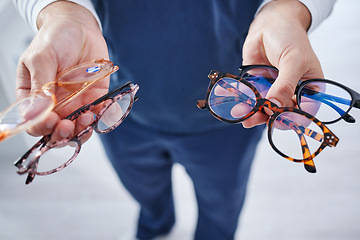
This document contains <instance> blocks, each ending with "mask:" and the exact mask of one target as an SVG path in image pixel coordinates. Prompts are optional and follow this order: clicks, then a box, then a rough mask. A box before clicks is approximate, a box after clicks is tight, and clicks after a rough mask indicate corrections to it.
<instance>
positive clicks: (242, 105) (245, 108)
mask: <svg viewBox="0 0 360 240" xmlns="http://www.w3.org/2000/svg"><path fill="white" fill-rule="evenodd" d="M208 77H209V78H210V85H209V88H208V90H207V93H206V98H205V100H199V101H198V102H197V105H198V107H199V108H200V109H205V108H207V109H208V110H209V111H210V113H211V114H212V115H213V116H215V117H216V118H218V119H219V120H222V121H224V122H228V123H240V122H243V121H244V120H246V119H248V118H250V117H251V116H253V115H254V114H255V113H256V112H259V111H260V112H263V113H265V114H266V113H267V112H266V109H268V110H271V111H272V113H273V114H272V115H271V116H270V119H269V122H268V140H269V143H270V145H271V147H272V148H273V149H274V150H275V151H276V152H277V153H278V154H280V155H281V156H283V157H284V158H286V159H288V160H290V161H293V162H303V163H304V166H305V169H306V170H307V171H308V172H312V173H314V172H316V168H315V164H314V161H313V158H314V157H315V156H317V155H318V154H319V153H320V152H321V151H322V150H323V149H324V148H325V147H326V146H329V147H333V146H336V144H337V142H338V141H339V139H338V138H337V137H336V136H335V134H334V133H332V132H331V131H330V130H329V129H328V128H327V127H326V126H325V125H324V124H322V123H321V122H320V121H319V120H318V119H316V118H315V117H313V116H312V115H310V114H309V113H306V112H304V111H302V110H299V109H297V108H291V107H278V106H277V105H276V104H274V103H273V102H271V101H269V100H267V99H265V98H264V95H262V94H263V90H264V89H262V88H260V87H262V86H259V85H256V86H255V84H254V85H253V84H252V83H250V82H249V81H247V80H245V78H240V77H239V76H235V75H231V74H228V73H220V72H218V71H211V72H210V74H209V76H208ZM258 86H259V89H258Z"/></svg>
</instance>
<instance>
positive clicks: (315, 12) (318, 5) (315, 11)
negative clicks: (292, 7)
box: [256, 0, 336, 32]
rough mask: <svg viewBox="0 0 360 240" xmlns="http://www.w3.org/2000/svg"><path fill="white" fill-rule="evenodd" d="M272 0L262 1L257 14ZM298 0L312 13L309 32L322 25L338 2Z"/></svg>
mask: <svg viewBox="0 0 360 240" xmlns="http://www.w3.org/2000/svg"><path fill="white" fill-rule="evenodd" d="M271 1H273V0H264V1H263V2H262V3H261V5H260V7H259V8H258V10H257V11H256V14H258V13H259V11H260V10H261V9H262V8H263V7H264V6H265V5H266V4H268V3H269V2H271ZM298 1H299V2H301V3H302V4H304V5H305V7H307V9H308V10H309V12H310V14H311V24H310V27H309V30H308V32H311V31H313V30H314V29H316V28H317V27H318V26H319V25H320V23H321V22H322V21H324V20H325V19H326V18H327V17H328V16H329V15H330V13H331V12H332V9H333V7H334V5H335V2H336V0H298Z"/></svg>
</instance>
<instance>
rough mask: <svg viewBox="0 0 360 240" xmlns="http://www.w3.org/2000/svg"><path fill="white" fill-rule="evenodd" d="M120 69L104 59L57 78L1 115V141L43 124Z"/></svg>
mask: <svg viewBox="0 0 360 240" xmlns="http://www.w3.org/2000/svg"><path fill="white" fill-rule="evenodd" d="M117 70H118V67H117V66H114V64H113V63H112V62H110V61H107V60H104V59H96V60H93V61H90V62H86V63H83V64H80V65H77V66H74V67H72V68H69V69H67V70H66V71H64V72H62V73H60V74H58V75H57V77H56V79H55V81H54V82H49V83H47V84H45V85H44V86H43V87H42V88H41V89H40V90H38V91H36V92H34V93H31V94H30V95H29V96H28V97H26V98H23V99H21V100H18V101H16V102H15V103H13V104H11V105H10V106H9V107H8V108H6V109H5V110H4V111H2V112H1V113H0V142H1V141H2V140H5V139H6V138H8V137H10V136H13V135H15V134H17V133H19V132H21V131H23V130H25V129H27V128H29V127H32V126H35V125H36V124H38V123H40V122H41V121H43V120H44V119H45V118H46V116H47V115H48V114H49V112H51V111H56V110H58V109H60V108H62V107H64V106H65V105H67V104H68V103H69V102H70V101H73V100H74V98H75V97H77V96H79V95H80V94H81V93H83V92H84V91H85V90H86V89H87V88H89V87H90V86H92V85H93V84H95V83H97V82H99V81H101V80H102V79H104V78H105V77H106V76H108V75H110V74H111V73H113V72H115V71H117Z"/></svg>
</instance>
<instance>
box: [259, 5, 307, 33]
mask: <svg viewBox="0 0 360 240" xmlns="http://www.w3.org/2000/svg"><path fill="white" fill-rule="evenodd" d="M266 12H272V13H277V14H279V15H281V16H282V17H283V18H285V19H286V20H288V21H292V22H294V23H296V24H299V25H300V26H301V27H303V28H304V29H305V30H306V31H307V30H308V29H309V28H310V26H311V13H310V11H309V9H308V8H307V7H306V6H305V5H304V4H303V3H301V2H300V1H298V0H273V1H271V2H269V3H268V4H266V5H265V6H264V7H263V8H262V9H261V10H260V12H259V14H261V13H266Z"/></svg>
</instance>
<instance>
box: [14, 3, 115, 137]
mask: <svg viewBox="0 0 360 240" xmlns="http://www.w3.org/2000/svg"><path fill="white" fill-rule="evenodd" d="M37 27H38V29H39V31H38V32H37V34H36V35H35V37H34V39H33V41H32V42H31V44H30V46H29V47H28V48H27V49H26V51H25V52H24V53H23V54H22V56H21V57H20V59H19V63H18V68H17V77H16V81H17V82H16V83H17V84H16V94H17V98H18V99H22V98H24V97H26V96H28V95H29V94H30V93H31V92H34V91H37V90H39V89H41V87H42V86H43V85H44V84H45V83H47V82H53V81H55V78H56V75H57V74H58V73H60V72H62V71H64V70H66V69H68V68H70V67H72V66H74V65H77V64H80V63H83V62H87V61H91V60H93V59H98V58H104V59H108V58H109V55H108V50H107V45H106V42H105V40H104V38H103V36H102V32H101V30H100V27H99V25H98V23H97V21H96V19H95V17H94V16H93V15H92V13H91V12H89V11H88V10H87V9H86V8H84V7H82V6H80V5H77V4H75V3H72V2H68V1H56V2H54V3H52V4H50V5H48V6H47V7H45V8H44V9H43V10H42V11H41V12H40V14H39V16H38V18H37ZM108 85H109V79H108V78H107V79H104V80H102V81H100V82H99V83H97V84H96V85H95V86H93V87H91V88H89V89H87V90H86V91H85V92H84V93H83V94H82V95H81V96H80V97H77V98H76V101H73V102H72V103H71V104H69V105H66V106H65V107H63V108H61V109H59V110H57V111H56V112H54V111H53V112H51V113H50V114H49V115H48V116H47V117H46V119H45V120H44V121H43V122H42V123H40V124H38V125H36V126H34V127H32V128H31V129H28V130H27V132H28V133H29V134H30V135H33V136H41V135H47V134H50V133H52V141H56V140H59V139H63V138H68V137H71V136H72V135H74V134H75V133H77V132H79V131H80V130H82V129H83V128H85V127H86V126H88V125H89V124H91V122H92V121H93V116H92V114H90V113H88V114H84V115H82V116H81V117H80V118H79V119H78V120H76V122H72V121H69V120H64V119H63V118H64V117H66V116H67V115H68V114H69V113H71V112H72V111H74V110H76V109H77V108H78V107H80V106H82V105H84V104H86V103H89V102H90V101H92V100H95V99H96V98H98V97H100V96H102V95H103V94H105V93H106V92H107V91H108Z"/></svg>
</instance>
